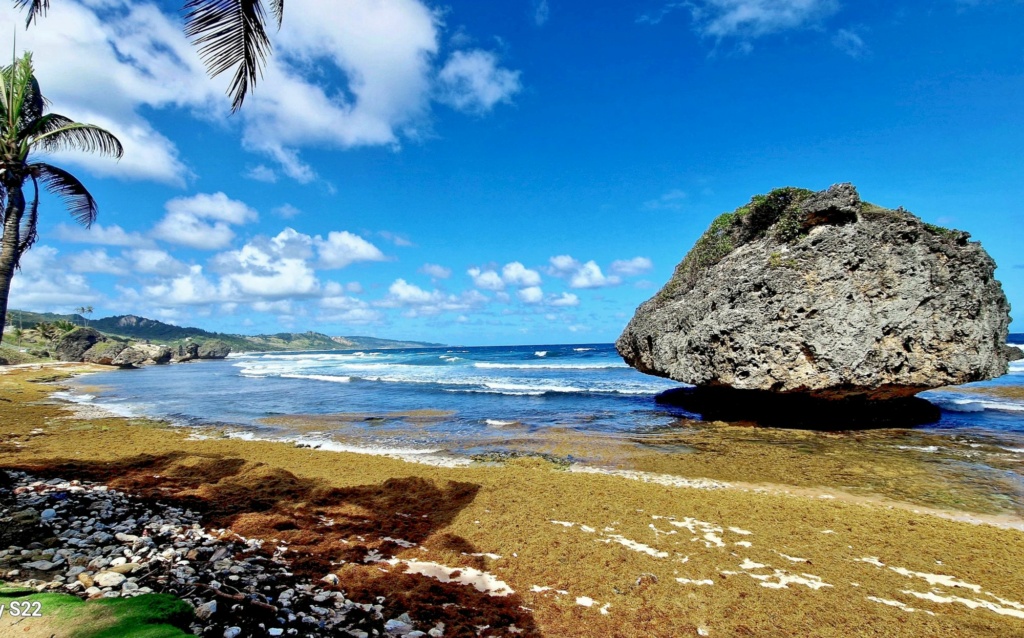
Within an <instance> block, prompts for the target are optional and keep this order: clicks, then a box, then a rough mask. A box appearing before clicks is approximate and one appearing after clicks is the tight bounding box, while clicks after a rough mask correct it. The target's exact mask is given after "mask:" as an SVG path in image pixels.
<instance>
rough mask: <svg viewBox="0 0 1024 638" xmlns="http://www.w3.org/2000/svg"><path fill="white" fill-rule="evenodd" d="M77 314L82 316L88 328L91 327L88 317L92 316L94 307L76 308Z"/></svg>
mask: <svg viewBox="0 0 1024 638" xmlns="http://www.w3.org/2000/svg"><path fill="white" fill-rule="evenodd" d="M75 312H77V313H78V314H80V315H82V321H83V322H84V325H86V326H88V325H89V317H88V315H91V314H92V306H79V307H77V308H75Z"/></svg>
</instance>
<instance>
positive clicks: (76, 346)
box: [51, 328, 107, 363]
mask: <svg viewBox="0 0 1024 638" xmlns="http://www.w3.org/2000/svg"><path fill="white" fill-rule="evenodd" d="M106 340H107V338H106V337H104V336H103V335H102V334H101V333H100V332H99V331H98V330H93V329H92V328H75V329H74V330H71V331H69V332H67V333H66V334H64V335H63V336H62V337H61V338H60V339H59V340H58V341H57V345H55V346H54V347H53V348H52V349H51V352H52V354H53V356H54V357H55V358H56V359H57V360H58V361H74V362H76V363H77V362H79V361H82V357H83V356H84V355H85V353H86V351H88V350H89V349H90V348H92V347H93V346H94V345H96V343H97V342H100V341H106Z"/></svg>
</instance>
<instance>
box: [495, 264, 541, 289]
mask: <svg viewBox="0 0 1024 638" xmlns="http://www.w3.org/2000/svg"><path fill="white" fill-rule="evenodd" d="M501 278H502V279H503V280H504V281H505V283H507V284H509V285H513V286H537V285H540V273H538V272H537V271H536V270H530V269H529V268H527V267H526V266H524V265H522V264H521V263H519V262H518V261H513V262H511V263H508V264H505V267H504V268H502V269H501Z"/></svg>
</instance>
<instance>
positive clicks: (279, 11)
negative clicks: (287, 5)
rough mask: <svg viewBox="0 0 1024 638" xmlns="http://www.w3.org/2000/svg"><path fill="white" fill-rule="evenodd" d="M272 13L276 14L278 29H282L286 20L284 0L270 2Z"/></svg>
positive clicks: (271, 0)
mask: <svg viewBox="0 0 1024 638" xmlns="http://www.w3.org/2000/svg"><path fill="white" fill-rule="evenodd" d="M270 12H271V13H273V14H274V19H275V20H277V28H278V29H280V28H281V22H282V21H283V20H284V0H270Z"/></svg>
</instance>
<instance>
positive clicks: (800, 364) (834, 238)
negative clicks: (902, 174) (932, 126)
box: [616, 184, 1010, 399]
mask: <svg viewBox="0 0 1024 638" xmlns="http://www.w3.org/2000/svg"><path fill="white" fill-rule="evenodd" d="M994 270H995V263H994V262H993V261H992V259H991V258H990V257H989V256H988V254H987V253H986V252H985V250H984V249H983V248H982V247H981V245H980V244H978V243H977V242H971V241H969V235H968V234H967V233H963V232H959V231H952V230H946V229H943V228H939V227H936V226H932V225H930V224H926V223H924V222H922V221H921V220H920V219H919V218H917V217H915V216H914V215H912V214H910V213H908V212H905V211H903V210H902V209H898V210H888V209H883V208H879V207H877V206H873V205H871V204H867V203H864V202H862V201H861V200H860V197H859V195H858V194H857V191H856V189H854V187H853V186H852V185H850V184H839V185H836V186H833V187H832V188H829V189H828V190H826V191H822V192H818V193H811V192H810V191H803V190H799V189H779V190H777V191H773V192H772V193H770V194H769V195H768V196H765V197H758V198H755V199H754V200H752V201H751V203H750V204H749V205H747V206H745V207H742V208H740V209H738V210H737V211H736V212H735V213H729V214H726V215H723V216H721V217H719V218H718V219H716V220H715V222H714V223H713V224H712V226H711V228H709V229H708V231H707V232H706V233H705V234H704V235H703V236H702V237H701V239H700V240H699V241H698V242H697V244H696V245H695V246H694V248H693V249H692V250H691V251H690V253H689V254H688V255H687V256H686V258H685V259H684V260H683V262H682V263H680V264H679V265H678V266H677V267H676V270H675V272H674V274H673V276H672V279H671V280H669V282H668V283H667V284H666V285H665V287H664V288H662V290H661V291H659V292H658V294H656V295H655V296H654V297H653V298H651V299H650V300H648V301H647V302H645V303H644V304H642V305H641V306H640V307H639V308H638V309H637V311H636V315H635V316H634V317H633V319H632V321H630V323H629V325H628V326H627V327H626V329H625V331H624V332H623V333H622V335H621V336H620V337H619V339H618V341H617V342H616V348H617V349H618V351H619V353H620V354H621V355H622V357H623V358H624V359H625V360H626V362H627V363H629V364H630V365H631V366H633V367H635V368H636V369H638V370H640V371H641V372H646V373H649V374H654V375H658V376H663V377H668V378H671V379H675V380H677V381H680V382H683V383H689V384H694V385H698V386H712V387H721V386H727V387H731V388H735V389H740V390H762V391H771V392H775V393H804V394H807V395H809V396H813V397H818V398H825V399H843V398H852V397H856V398H862V399H864V398H866V399H889V398H896V397H905V396H910V395H913V394H915V393H917V392H920V391H922V390H926V389H929V388H936V387H941V386H947V385H956V384H961V383H967V382H969V381H979V380H983V379H990V378H993V377H996V376H999V375H1002V374H1005V373H1006V370H1007V349H1006V348H1005V347H1004V344H1005V343H1006V337H1007V329H1008V326H1009V309H1010V307H1009V304H1008V302H1007V300H1006V296H1005V295H1004V294H1003V291H1002V288H1001V286H1000V285H999V282H998V281H997V280H996V279H995V278H994V276H993V273H994Z"/></svg>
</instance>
